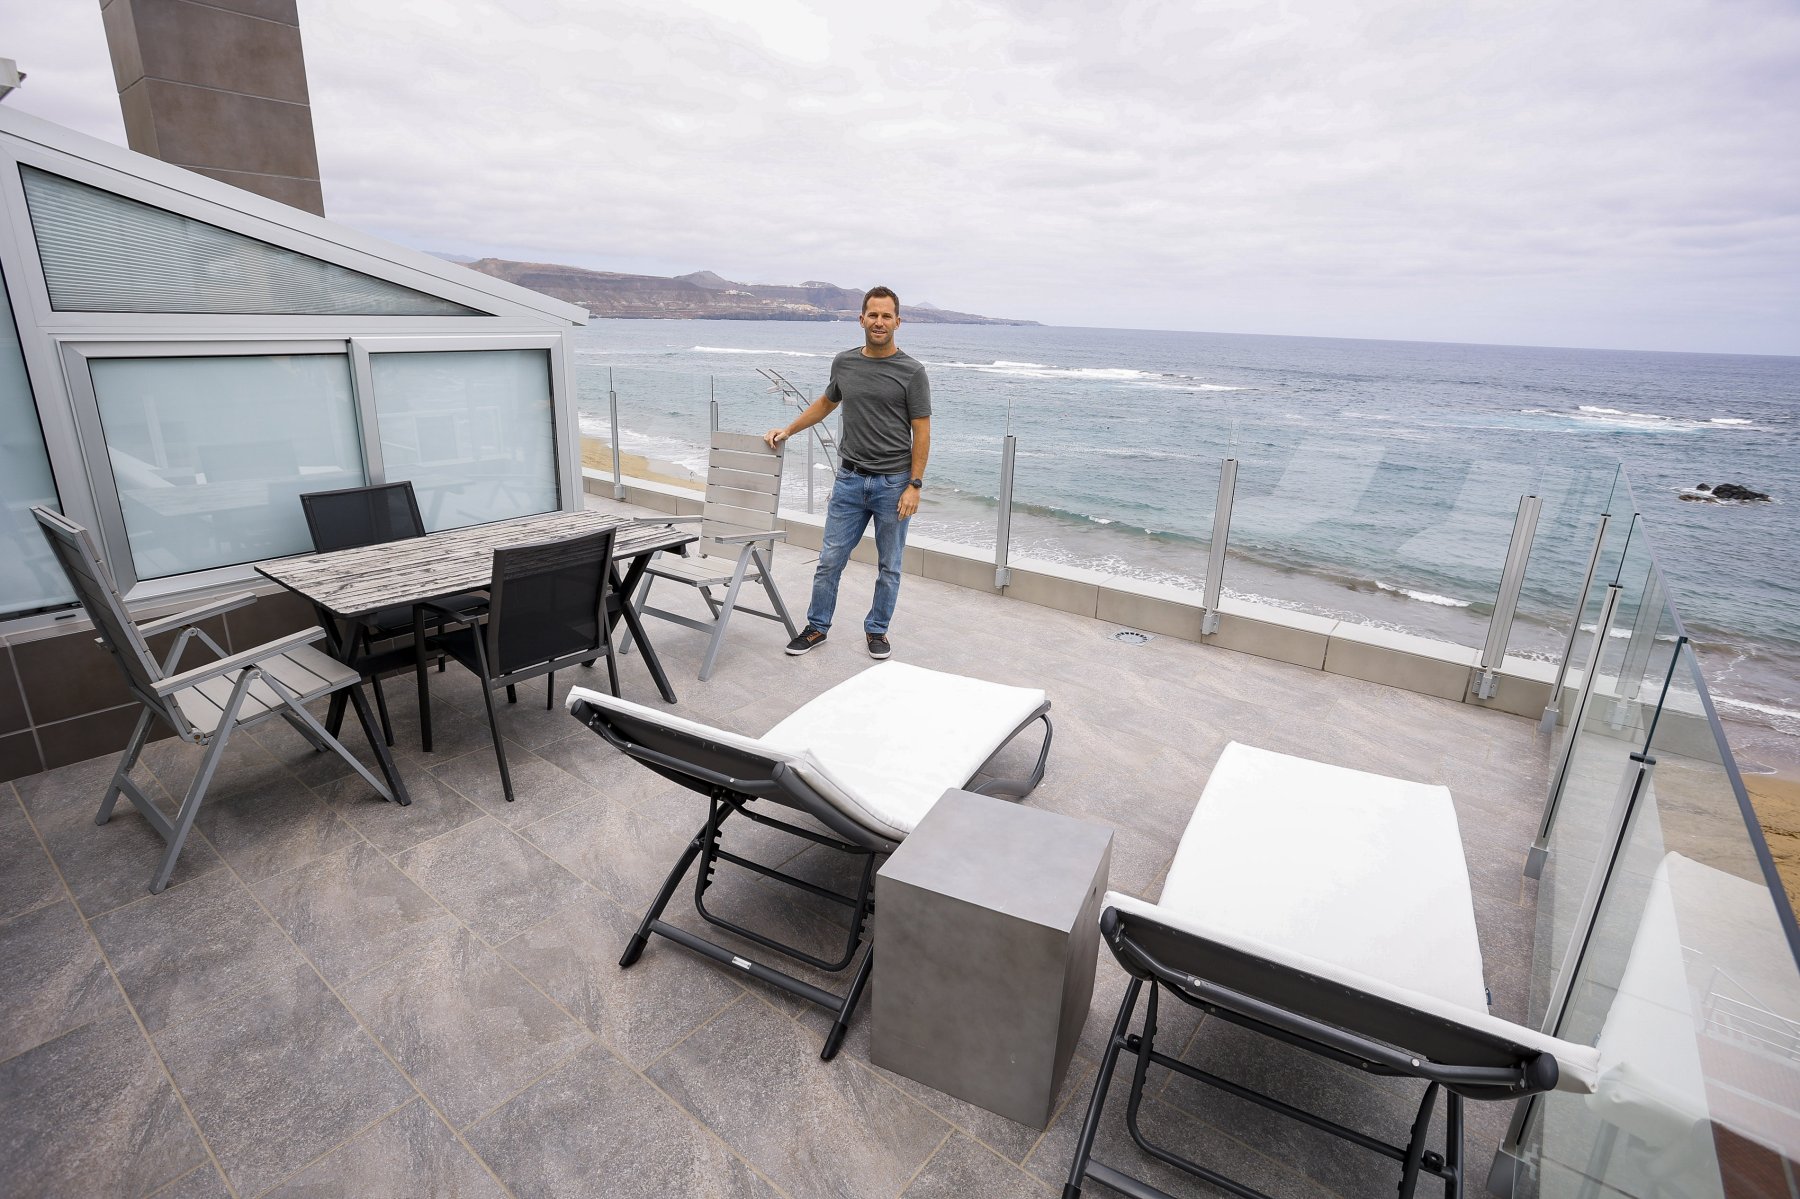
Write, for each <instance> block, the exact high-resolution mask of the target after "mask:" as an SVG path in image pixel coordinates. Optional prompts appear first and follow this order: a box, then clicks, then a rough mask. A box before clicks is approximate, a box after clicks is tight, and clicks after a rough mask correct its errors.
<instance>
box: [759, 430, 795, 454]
mask: <svg viewBox="0 0 1800 1199" xmlns="http://www.w3.org/2000/svg"><path fill="white" fill-rule="evenodd" d="M788 436H789V434H788V431H787V430H786V429H770V430H769V431H768V432H767V433H764V434H763V443H764V444H765V445H767V446H768V447H769V448H770V449H774V448H775V447H776V446H778V445H780V444H781V443H782V442H784V441H786V440H787V439H788Z"/></svg>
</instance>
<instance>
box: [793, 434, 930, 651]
mask: <svg viewBox="0 0 1800 1199" xmlns="http://www.w3.org/2000/svg"><path fill="white" fill-rule="evenodd" d="M906 485H907V476H906V475H904V474H898V475H859V474H857V473H856V472H855V471H851V470H845V469H844V468H842V467H839V468H838V472H837V480H836V481H835V482H834V483H832V485H831V506H830V507H829V508H827V509H826V512H825V544H824V547H823V548H822V549H820V550H819V568H818V570H817V571H815V572H814V573H813V593H812V604H811V605H810V606H808V608H807V609H806V623H807V624H809V625H811V626H812V627H813V628H815V629H817V630H819V631H820V632H821V633H823V632H827V631H828V630H830V628H831V614H832V613H833V612H835V611H836V610H837V596H838V579H839V578H840V577H842V575H843V573H844V563H846V562H848V561H850V551H851V550H853V549H855V548H856V543H857V542H858V541H860V540H862V535H863V530H864V529H865V528H867V527H868V524H869V521H870V520H871V519H873V520H874V521H875V554H876V557H877V558H878V559H879V560H880V567H879V572H878V573H877V574H876V576H875V603H874V604H873V606H871V607H870V608H869V614H868V616H866V617H865V618H864V619H863V632H865V633H868V634H870V635H875V634H881V635H884V636H885V635H886V633H887V630H888V622H889V621H890V620H892V619H893V618H894V602H895V601H896V600H898V599H899V598H900V561H901V554H902V553H904V551H905V548H906V526H907V523H908V522H907V521H904V520H901V519H900V513H899V510H898V505H899V503H900V491H901V489H902V488H904V487H905V486H906Z"/></svg>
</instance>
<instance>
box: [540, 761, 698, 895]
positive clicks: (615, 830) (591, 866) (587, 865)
mask: <svg viewBox="0 0 1800 1199" xmlns="http://www.w3.org/2000/svg"><path fill="white" fill-rule="evenodd" d="M645 773H648V772H647V771H646V772H645ZM695 806H696V807H699V805H695ZM705 819H706V813H705V810H704V809H703V808H702V809H701V810H700V811H699V812H698V814H697V815H696V816H695V818H694V820H693V822H692V824H691V826H690V825H687V824H677V823H675V821H674V820H673V819H672V818H665V817H663V816H661V814H658V813H649V812H645V811H642V810H640V809H639V808H636V807H633V806H630V805H628V804H625V803H622V802H620V801H619V800H616V799H613V798H611V797H608V796H604V795H595V796H593V797H591V798H589V799H585V800H583V801H582V802H581V803H578V804H576V805H575V806H574V807H572V808H569V809H568V810H567V811H563V812H558V813H557V814H555V815H554V816H546V817H545V818H544V819H542V820H539V821H536V822H535V823H532V824H528V825H526V826H525V827H524V828H522V829H520V830H519V834H520V836H522V837H524V838H525V839H526V840H527V841H530V842H531V843H532V844H533V845H535V846H537V847H538V848H539V849H541V850H543V851H544V852H545V853H546V854H548V855H549V856H550V857H551V858H553V859H555V860H556V861H557V862H558V863H560V864H561V865H562V866H563V867H564V868H566V869H567V870H569V871H570V872H571V873H573V874H575V875H576V876H577V877H580V878H584V879H586V880H587V881H589V882H591V883H593V884H594V885H595V886H596V887H598V888H600V889H601V890H602V891H604V892H606V894H607V895H608V896H610V897H611V898H612V899H613V900H614V901H616V902H617V903H619V904H620V905H621V906H623V907H625V908H642V907H644V906H646V905H648V904H649V902H650V901H651V899H653V898H654V897H655V895H656V892H657V889H658V888H659V887H661V886H662V883H663V879H664V878H666V877H667V876H668V873H669V871H670V870H671V869H673V868H674V865H675V862H676V860H677V859H678V858H680V856H681V853H682V850H683V849H685V848H686V846H687V843H688V842H689V841H691V840H693V837H694V832H695V830H697V829H698V828H699V827H700V825H701V824H702V823H703V822H704V821H705Z"/></svg>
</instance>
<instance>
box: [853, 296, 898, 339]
mask: <svg viewBox="0 0 1800 1199" xmlns="http://www.w3.org/2000/svg"><path fill="white" fill-rule="evenodd" d="M899 324H900V313H899V312H898V311H896V310H895V308H894V302H893V301H892V300H890V299H888V297H886V296H876V297H875V298H874V299H872V300H870V301H869V302H868V304H866V305H864V307H863V314H862V327H863V341H864V342H865V343H866V344H867V345H868V347H869V348H870V349H872V350H885V349H887V348H888V347H889V346H891V345H893V344H894V329H895V328H896V327H897V326H898V325H899Z"/></svg>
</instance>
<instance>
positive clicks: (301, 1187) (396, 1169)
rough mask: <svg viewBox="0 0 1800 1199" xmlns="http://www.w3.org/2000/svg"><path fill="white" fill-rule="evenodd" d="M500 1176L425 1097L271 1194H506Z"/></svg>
mask: <svg viewBox="0 0 1800 1199" xmlns="http://www.w3.org/2000/svg"><path fill="white" fill-rule="evenodd" d="M505 1194H506V1192H505V1191H504V1190H503V1189H501V1186H500V1184H499V1183H498V1182H496V1181H495V1180H494V1176H493V1175H492V1174H490V1173H488V1171H487V1168H486V1167H484V1166H483V1165H482V1164H481V1162H480V1161H479V1160H477V1159H476V1157H475V1156H474V1155H473V1154H472V1153H470V1152H469V1150H468V1149H467V1148H466V1147H464V1145H463V1144H462V1142H460V1141H458V1140H457V1139H456V1134H455V1133H453V1132H451V1131H450V1130H449V1129H448V1128H446V1127H445V1126H444V1122H443V1121H442V1120H440V1119H438V1118H437V1116H436V1115H435V1114H434V1113H433V1112H432V1110H431V1109H430V1108H429V1107H427V1106H426V1105H425V1104H424V1103H423V1102H421V1101H419V1100H416V1099H415V1100H414V1101H413V1102H411V1103H409V1104H407V1105H406V1106H405V1107H403V1108H401V1109H400V1110H399V1111H397V1112H395V1113H394V1114H393V1115H391V1116H389V1117H388V1118H387V1119H385V1120H383V1121H382V1122H381V1123H379V1124H377V1125H376V1126H375V1127H373V1128H371V1129H369V1130H368V1131H367V1132H365V1133H363V1134H362V1135H361V1136H359V1137H357V1138H356V1139H355V1140H353V1141H351V1142H350V1143H349V1144H347V1145H345V1146H344V1147H343V1148H341V1149H338V1150H335V1151H334V1152H332V1153H331V1154H330V1155H329V1156H327V1157H326V1158H325V1159H324V1160H322V1161H319V1162H315V1163H314V1164H313V1165H311V1166H309V1167H307V1168H306V1169H305V1170H303V1171H301V1172H300V1173H299V1174H297V1175H295V1176H294V1177H293V1178H291V1179H289V1180H288V1181H287V1182H285V1183H283V1184H282V1185H281V1186H280V1187H278V1188H276V1189H275V1190H273V1191H271V1192H269V1195H268V1199H417V1197H419V1196H424V1195H429V1196H431V1199H504V1196H505Z"/></svg>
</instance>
